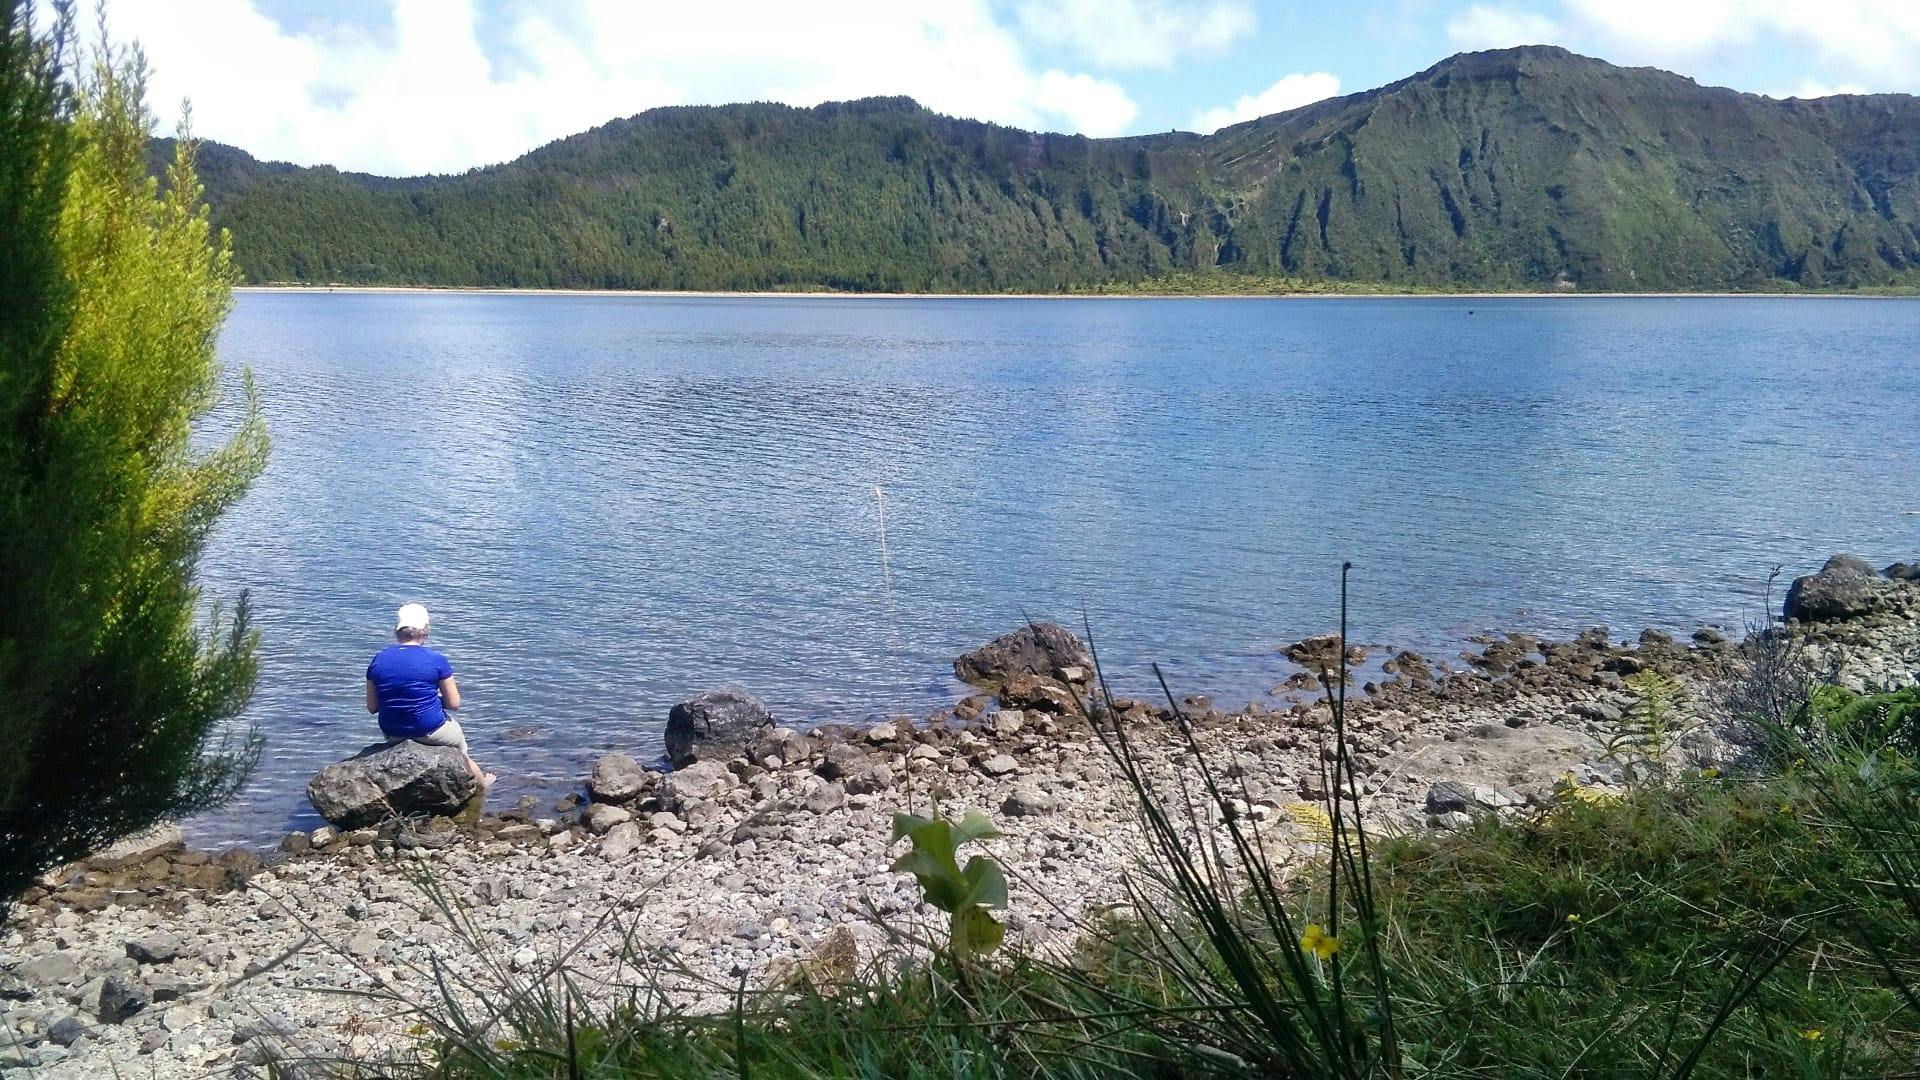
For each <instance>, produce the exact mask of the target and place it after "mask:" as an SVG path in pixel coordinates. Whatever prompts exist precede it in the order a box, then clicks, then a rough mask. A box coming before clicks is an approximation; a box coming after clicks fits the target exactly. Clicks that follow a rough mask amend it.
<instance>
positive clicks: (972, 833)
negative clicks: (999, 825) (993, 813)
mask: <svg viewBox="0 0 1920 1080" xmlns="http://www.w3.org/2000/svg"><path fill="white" fill-rule="evenodd" d="M954 831H955V832H957V833H959V834H960V843H961V844H964V843H966V842H967V841H969V840H988V839H991V838H993V837H996V836H999V835H1000V830H998V829H996V828H994V827H993V819H992V818H989V817H987V815H985V814H983V813H981V812H980V811H978V810H969V811H967V812H966V814H965V816H963V817H961V819H960V823H959V824H958V825H956V826H954ZM955 846H956V847H958V846H959V845H958V844H956V845H955Z"/></svg>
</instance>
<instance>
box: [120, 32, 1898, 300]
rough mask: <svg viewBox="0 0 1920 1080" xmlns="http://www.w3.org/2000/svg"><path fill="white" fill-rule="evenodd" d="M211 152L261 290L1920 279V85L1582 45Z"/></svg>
mask: <svg viewBox="0 0 1920 1080" xmlns="http://www.w3.org/2000/svg"><path fill="white" fill-rule="evenodd" d="M167 146H168V144H167V143H166V142H165V141H159V142H157V143H156V153H162V152H165V151H166V149H167ZM200 162H201V166H202V173H203V180H204V181H205V183H206V186H207V191H208V198H209V202H210V204H211V206H212V210H213V215H214V219H215V221H216V223H217V224H220V225H223V226H225V227H227V228H229V229H230V230H231V231H232V233H233V237H234V248H235V258H236V262H237V264H238V265H239V266H240V268H241V270H242V272H243V275H244V277H245V279H246V280H248V281H249V282H289V283H291V282H309V283H314V282H334V283H359V284H393V285H443V286H520V287H595V288H616V289H673V288H678V289H707V290H741V289H794V288H821V289H833V290H850V291H889V292H928V291H952V292H1000V291H1010V292H1029V291H1074V290H1084V289H1100V288H1114V287H1120V288H1128V287H1132V288H1150V287H1151V284H1152V282H1153V281H1155V280H1156V279H1162V278H1166V277H1167V276H1169V275H1175V274H1191V273H1201V274H1205V275H1221V276H1222V280H1225V281H1230V282H1233V281H1237V282H1251V281H1256V280H1264V279H1269V278H1274V279H1287V280H1289V281H1294V282H1307V283H1334V284H1341V283H1352V284H1358V285H1367V286H1383V287H1407V288H1423V289H1425V288H1481V289H1527V288H1553V287H1559V288H1579V289H1585V290H1600V291H1640V290H1663V291H1692V290H1721V289H1758V290H1770V289H1771V290H1781V289H1784V290H1796V289H1807V288H1870V287H1897V286H1909V285H1914V284H1920V99H1917V98H1914V97H1911V96H1909V95H1898V94H1884V95H1864V96H1840V97H1833V98H1820V99H1811V100H1802V99H1786V100H1777V99H1773V98H1767V97H1762V96H1760V95H1754V94H1746V93H1742V92H1740V91H1736V90H1730V89H1726V88H1722V87H1703V86H1701V85H1700V84H1698V83H1696V82H1695V81H1694V80H1692V79H1689V78H1687V77H1685V76H1682V75H1676V74H1673V73H1671V72H1666V71H1662V70H1660V69H1657V68H1622V67H1616V66H1614V65H1611V64H1608V63H1606V62H1605V61H1603V60H1598V59H1594V58H1591V57H1583V56H1578V55H1576V54H1573V53H1570V52H1567V51H1566V50H1564V49H1559V48H1557V47H1553V46H1522V47H1518V48H1514V49H1505V50H1494V51H1488V52H1479V53H1462V54H1458V55H1456V56H1452V57H1449V58H1447V59H1445V60H1442V61H1440V62H1439V63H1436V64H1434V65H1432V66H1431V67H1429V68H1427V69H1426V70H1424V71H1421V72H1418V73H1415V74H1413V75H1410V76H1408V77H1406V78H1404V79H1400V80H1397V81H1395V82H1393V83H1389V84H1387V85H1385V86H1382V87H1377V88H1374V89H1371V90H1365V91H1360V92H1357V93H1355V94H1349V95H1344V96H1342V97H1337V98H1330V99H1327V100H1324V101H1320V102H1315V103H1312V104H1309V105H1306V106H1303V107H1301V108H1298V109H1294V110H1290V111H1288V112H1284V113H1277V114H1273V115H1271V116H1265V117H1260V118H1257V119H1254V120H1249V121H1244V122H1242V123H1239V124H1235V125H1231V126H1229V127H1226V128H1222V129H1220V130H1219V131H1217V132H1214V133H1212V134H1209V135H1199V134H1195V133H1191V132H1178V131H1175V132H1166V133H1157V134H1146V135H1133V136H1124V137H1119V138H1113V139H1090V138H1087V137H1085V136H1079V135H1063V134H1053V133H1043V132H1026V131H1021V130H1019V129H1014V128H1007V127H1002V126H999V125H994V124H989V123H985V122H981V121H973V120H964V119H958V118H953V117H947V116H942V115H940V114H936V113H933V112H931V111H929V110H926V109H925V108H923V107H921V106H919V105H918V104H917V103H915V102H913V101H912V100H911V99H907V98H899V97H881V98H864V99H859V100H856V101H850V102H831V103H826V104H822V105H818V106H812V107H806V108H802V107H795V106H787V105H780V104H773V103H748V104H734V105H719V106H667V107H663V108H658V109H651V110H647V111H646V112H642V113H638V114H635V115H633V116H629V117H624V118H619V119H615V120H610V121H608V122H607V123H604V124H601V125H598V126H596V127H594V128H592V129H589V130H588V131H584V132H580V133H578V134H575V135H570V136H567V137H565V138H562V139H557V140H554V141H553V142H550V143H548V144H546V145H544V146H541V147H538V148H536V149H534V150H532V151H529V152H528V153H527V154H525V155H522V156H521V157H519V158H516V159H514V160H513V161H510V162H504V163H500V164H497V165H490V166H486V167H483V168H477V169H474V170H470V171H468V172H466V173H460V174H448V175H440V176H424V177H403V178H388V177H379V176H374V175H370V174H365V173H350V172H341V171H339V170H337V169H333V168H332V167H330V166H319V167H302V166H293V165H287V164H285V163H273V162H262V161H259V160H257V159H254V158H253V157H252V156H251V155H248V154H246V153H245V152H244V151H241V150H238V149H237V148H233V147H227V146H223V145H220V144H215V143H205V144H202V146H201V148H200ZM1229 275H1232V276H1229Z"/></svg>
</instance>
